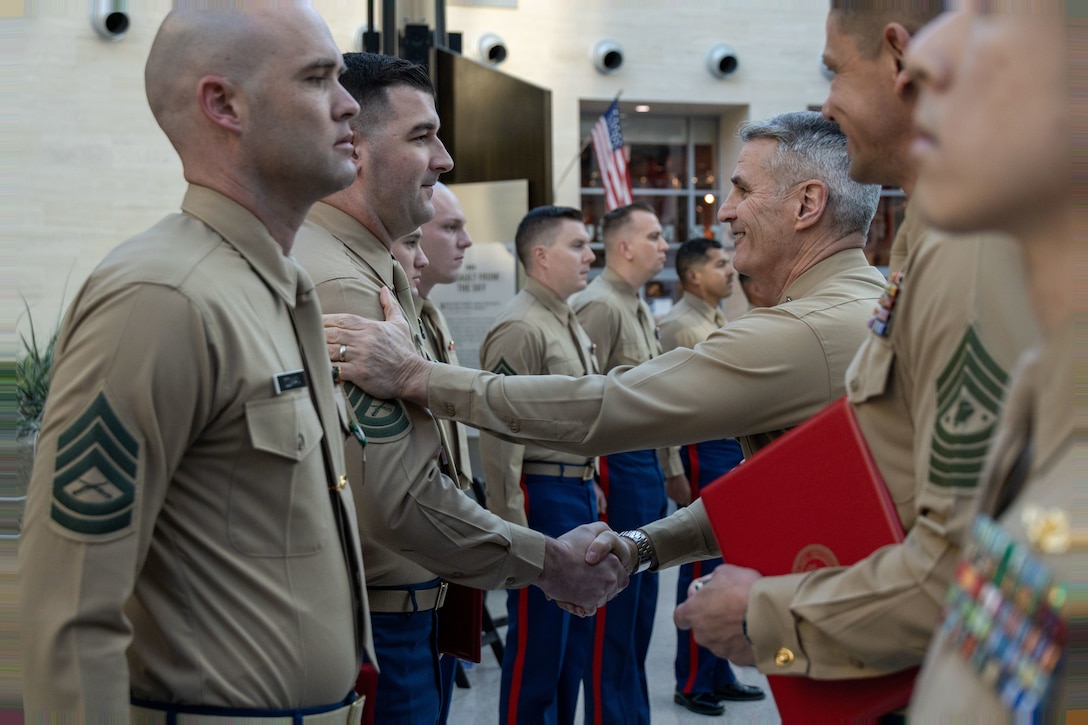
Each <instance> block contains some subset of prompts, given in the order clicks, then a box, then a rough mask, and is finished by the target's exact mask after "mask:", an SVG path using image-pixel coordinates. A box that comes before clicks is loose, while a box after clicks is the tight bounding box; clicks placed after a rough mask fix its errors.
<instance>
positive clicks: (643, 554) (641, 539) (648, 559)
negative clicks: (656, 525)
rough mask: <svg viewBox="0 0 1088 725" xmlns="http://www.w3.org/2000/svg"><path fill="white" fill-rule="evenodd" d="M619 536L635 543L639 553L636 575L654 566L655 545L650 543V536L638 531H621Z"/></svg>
mask: <svg viewBox="0 0 1088 725" xmlns="http://www.w3.org/2000/svg"><path fill="white" fill-rule="evenodd" d="M618 536H622V537H623V538H625V539H630V540H631V541H633V542H635V549H636V550H637V551H638V567H636V568H635V572H634V573H635V574H641V573H642V572H644V571H646V570H647V569H649V568H650V567H651V566H652V565H653V562H654V544H653V542H652V541H650V537H649V536H647V535H646V534H644V533H642V532H641V531H639V530H638V529H632V530H630V531H621V532H619V534H618Z"/></svg>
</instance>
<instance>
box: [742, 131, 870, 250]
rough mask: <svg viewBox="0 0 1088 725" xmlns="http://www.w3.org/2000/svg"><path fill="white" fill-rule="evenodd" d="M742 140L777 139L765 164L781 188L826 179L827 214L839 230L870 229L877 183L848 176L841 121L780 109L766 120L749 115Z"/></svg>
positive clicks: (844, 232) (840, 232) (857, 231)
mask: <svg viewBox="0 0 1088 725" xmlns="http://www.w3.org/2000/svg"><path fill="white" fill-rule="evenodd" d="M738 134H739V135H740V139H741V141H743V142H745V143H747V142H749V141H756V140H758V139H771V140H773V141H777V142H778V146H777V148H776V150H775V152H774V153H773V154H771V155H770V156H769V157H768V160H767V167H768V171H770V172H771V175H772V177H773V178H774V179H775V180H776V182H777V183H778V191H779V193H785V192H786V191H787V190H788V189H790V187H792V186H793V185H794V184H798V183H800V182H802V181H807V180H808V179H817V180H819V181H822V182H824V183H825V184H827V188H828V199H827V214H828V217H829V218H830V225H831V229H832V231H833V232H835V233H837V234H838V235H839V236H847V235H850V234H861V235H862V236H865V235H867V234H868V233H869V224H870V223H871V222H872V221H873V215H874V214H875V213H876V207H877V204H878V203H879V202H880V185H879V184H859V183H858V182H856V181H854V180H853V179H851V178H850V157H849V156H847V154H846V136H844V135H843V133H842V131H840V130H839V126H838V124H835V123H832V122H831V121H828V120H827V119H825V118H824V117H823V116H821V115H820V114H819V113H817V112H816V111H796V112H794V113H781V114H779V115H777V116H772V117H771V118H768V119H765V120H763V121H749V122H747V123H744V124H743V125H741V127H740V130H739V131H738Z"/></svg>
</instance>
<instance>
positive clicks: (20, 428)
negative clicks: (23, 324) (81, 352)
mask: <svg viewBox="0 0 1088 725" xmlns="http://www.w3.org/2000/svg"><path fill="white" fill-rule="evenodd" d="M23 304H24V305H25V306H26V314H27V322H28V325H29V332H28V334H29V337H28V335H20V339H21V343H22V347H21V349H20V350H19V351H18V352H17V353H16V356H15V363H14V366H13V369H12V371H11V373H10V374H11V380H12V387H13V388H14V391H15V452H16V461H17V465H16V470H15V476H14V480H13V481H12V482H11V483H9V484H7V485H5V486H4V487H3V489H0V536H2V537H4V538H13V537H17V536H18V534H19V529H20V528H21V524H22V510H23V502H24V501H25V500H26V490H27V485H28V484H29V483H30V472H31V469H32V468H33V465H34V450H35V447H36V445H37V441H38V431H39V430H40V429H41V422H42V410H43V409H44V408H45V398H46V396H47V395H48V394H49V380H50V375H51V374H52V369H53V350H54V348H55V347H56V344H57V331H58V328H59V325H57V326H54V328H53V330H52V332H51V333H50V334H49V336H48V338H47V339H46V340H45V341H44V345H43V344H39V340H38V332H37V330H35V328H34V320H33V318H32V317H31V316H30V306H29V305H28V304H27V302H26V300H25V299H24V300H23ZM8 374H9V373H8V371H5V372H4V377H5V378H7V377H8Z"/></svg>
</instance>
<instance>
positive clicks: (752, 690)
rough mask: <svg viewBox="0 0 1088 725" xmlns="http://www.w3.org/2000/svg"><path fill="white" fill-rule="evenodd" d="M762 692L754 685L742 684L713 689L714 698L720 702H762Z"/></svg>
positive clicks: (720, 686)
mask: <svg viewBox="0 0 1088 725" xmlns="http://www.w3.org/2000/svg"><path fill="white" fill-rule="evenodd" d="M766 696H767V695H766V693H764V692H763V690H761V689H759V688H758V687H755V686H754V685H746V684H744V683H743V682H731V683H729V684H728V685H719V686H718V687H715V688H714V697H717V698H718V699H720V700H735V701H740V702H743V701H744V700H762V699H763V698H764V697H766Z"/></svg>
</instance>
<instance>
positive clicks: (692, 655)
mask: <svg viewBox="0 0 1088 725" xmlns="http://www.w3.org/2000/svg"><path fill="white" fill-rule="evenodd" d="M691 575H692V577H694V578H695V579H698V578H699V577H701V576H702V575H703V562H701V561H696V562H693V563H692V565H691ZM698 674H699V644H698V643H697V642H696V641H695V633H694V632H693V631H692V630H690V629H689V630H688V681H687V682H685V683H684V690H683V691H684V693H685V694H688V695H690V694H691V688H693V687H695V678H696V676H698Z"/></svg>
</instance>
